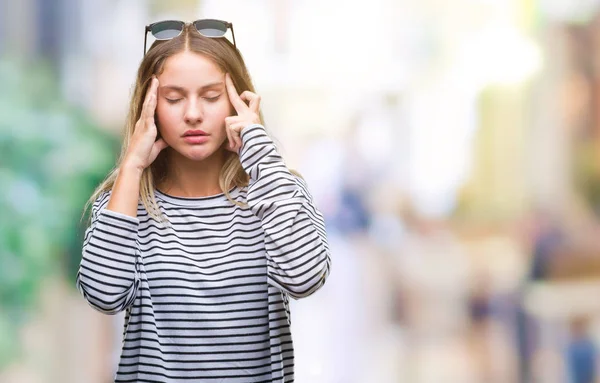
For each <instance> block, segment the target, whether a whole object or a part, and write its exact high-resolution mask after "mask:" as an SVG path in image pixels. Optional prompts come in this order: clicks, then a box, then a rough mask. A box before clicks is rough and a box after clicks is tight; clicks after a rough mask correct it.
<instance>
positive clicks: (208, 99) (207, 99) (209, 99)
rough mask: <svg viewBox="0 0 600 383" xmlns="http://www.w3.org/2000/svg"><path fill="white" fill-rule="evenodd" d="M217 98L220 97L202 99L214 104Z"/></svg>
mask: <svg viewBox="0 0 600 383" xmlns="http://www.w3.org/2000/svg"><path fill="white" fill-rule="evenodd" d="M219 97H221V95H218V96H215V97H204V99H205V100H206V101H208V102H215V101H217V100H218V99H219Z"/></svg>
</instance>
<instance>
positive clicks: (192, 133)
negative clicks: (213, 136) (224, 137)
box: [183, 129, 208, 137]
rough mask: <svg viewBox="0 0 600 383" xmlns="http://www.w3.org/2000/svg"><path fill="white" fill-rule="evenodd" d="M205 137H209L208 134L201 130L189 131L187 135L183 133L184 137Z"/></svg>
mask: <svg viewBox="0 0 600 383" xmlns="http://www.w3.org/2000/svg"><path fill="white" fill-rule="evenodd" d="M204 136H208V133H206V132H205V131H203V130H199V129H194V130H188V131H186V132H185V133H183V137H204Z"/></svg>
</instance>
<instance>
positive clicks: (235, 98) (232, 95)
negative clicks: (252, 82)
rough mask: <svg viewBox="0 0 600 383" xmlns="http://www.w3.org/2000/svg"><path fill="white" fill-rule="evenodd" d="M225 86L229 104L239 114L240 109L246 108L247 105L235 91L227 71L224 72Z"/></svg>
mask: <svg viewBox="0 0 600 383" xmlns="http://www.w3.org/2000/svg"><path fill="white" fill-rule="evenodd" d="M225 86H226V87H227V95H228V96H229V101H230V102H231V105H233V107H234V108H235V110H236V112H238V114H240V113H241V112H242V111H244V110H246V109H247V108H248V105H246V103H245V102H244V100H242V99H241V98H240V95H239V94H238V93H237V90H236V89H235V85H233V81H231V77H230V76H229V73H225Z"/></svg>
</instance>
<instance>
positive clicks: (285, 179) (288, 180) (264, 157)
mask: <svg viewBox="0 0 600 383" xmlns="http://www.w3.org/2000/svg"><path fill="white" fill-rule="evenodd" d="M241 138H242V143H243V144H242V148H241V150H240V161H241V162H242V166H243V167H244V169H245V170H246V172H247V173H248V175H249V176H250V184H249V186H248V197H247V200H248V205H249V207H250V209H251V210H252V212H253V213H254V214H255V215H256V216H257V217H258V218H260V220H261V223H262V227H263V230H264V232H265V248H266V252H267V274H268V277H267V278H268V282H269V284H271V285H272V286H275V287H277V288H279V289H281V290H282V291H284V292H286V293H288V294H289V295H290V296H292V297H293V298H295V299H298V298H303V297H307V296H309V295H311V294H312V293H314V292H315V291H317V290H318V289H319V288H320V287H321V286H323V284H324V283H325V280H326V279H327V276H328V275H329V270H330V266H331V259H330V256H329V247H328V244H327V237H326V232H325V226H324V223H323V216H322V215H321V213H320V212H319V211H318V209H317V208H316V206H315V204H314V202H313V200H312V197H311V195H310V193H309V192H308V189H307V187H306V184H305V183H304V181H303V180H301V179H300V178H299V177H296V176H294V175H293V174H292V173H290V171H289V170H288V169H287V167H286V166H285V164H284V163H283V159H282V158H281V156H280V155H279V154H278V153H277V150H276V148H275V145H274V144H273V142H272V140H271V139H270V138H269V136H268V135H267V134H266V132H265V130H264V128H263V127H262V126H261V125H259V124H253V125H249V126H248V127H246V128H245V129H244V130H243V131H242V133H241Z"/></svg>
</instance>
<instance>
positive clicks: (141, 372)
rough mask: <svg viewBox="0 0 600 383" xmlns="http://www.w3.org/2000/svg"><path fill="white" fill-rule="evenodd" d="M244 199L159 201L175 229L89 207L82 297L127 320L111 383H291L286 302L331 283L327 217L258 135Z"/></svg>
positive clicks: (249, 132) (255, 128)
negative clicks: (236, 202)
mask: <svg viewBox="0 0 600 383" xmlns="http://www.w3.org/2000/svg"><path fill="white" fill-rule="evenodd" d="M241 137H242V142H243V146H242V148H241V149H240V160H241V163H242V166H243V168H244V169H245V171H246V172H247V173H248V175H249V176H250V182H249V185H248V186H247V187H243V188H234V189H232V190H231V192H230V194H231V197H232V198H233V199H234V200H236V201H239V202H244V203H246V204H247V206H246V207H240V206H238V205H236V204H233V203H231V201H229V200H228V199H227V198H226V196H225V195H224V194H219V195H216V196H210V197H200V198H180V197H174V196H169V195H166V194H164V193H161V192H160V191H158V190H157V191H156V192H155V196H156V200H157V202H158V206H159V208H160V210H161V212H162V213H163V214H164V216H165V217H166V218H167V219H168V224H167V225H164V224H161V223H159V222H157V221H155V220H153V219H152V218H151V217H150V216H149V215H148V213H147V212H146V210H145V209H144V207H143V205H142V204H141V203H140V204H139V205H138V211H137V217H136V218H133V217H130V216H127V215H124V214H120V213H116V212H113V211H110V210H107V209H105V207H106V205H107V204H108V200H109V198H110V192H106V193H104V194H102V195H101V196H100V197H99V198H98V199H97V200H96V201H95V203H94V204H93V207H92V221H91V224H90V226H89V228H88V229H87V230H86V233H85V237H84V243H83V256H82V260H81V264H80V266H79V272H78V274H77V282H76V283H77V287H78V289H79V291H80V292H81V294H82V295H83V296H84V297H85V299H86V300H87V301H88V302H89V304H90V305H91V306H92V307H94V308H95V309H97V310H99V311H101V312H103V313H106V314H115V313H118V312H121V311H125V326H124V333H123V345H122V352H121V357H120V362H119V366H118V370H117V373H116V377H115V382H215V383H216V382H239V383H242V382H292V381H293V380H294V348H293V343H292V336H291V333H290V323H291V322H290V311H289V305H288V303H289V300H288V299H289V297H292V298H295V299H298V298H303V297H307V296H309V295H310V294H312V293H314V292H315V291H316V290H318V289H319V288H320V287H321V286H322V285H323V284H324V283H325V280H326V278H327V276H328V275H329V270H330V264H331V260H330V257H329V248H328V244H327V238H326V233H325V228H324V223H323V217H322V215H321V213H320V212H319V211H318V210H317V208H316V207H315V204H314V202H313V200H312V197H311V195H310V193H309V191H308V189H307V186H306V184H305V182H304V181H303V180H302V179H300V178H298V177H296V176H294V175H293V174H291V173H290V172H289V170H288V169H287V167H286V166H285V165H284V163H283V160H282V158H281V157H280V155H279V154H278V153H277V150H276V148H275V146H274V144H273V142H272V141H271V139H270V138H269V137H268V135H267V134H266V132H265V130H264V128H263V127H262V126H261V125H250V126H248V127H246V128H245V129H244V130H243V131H242V135H241Z"/></svg>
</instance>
